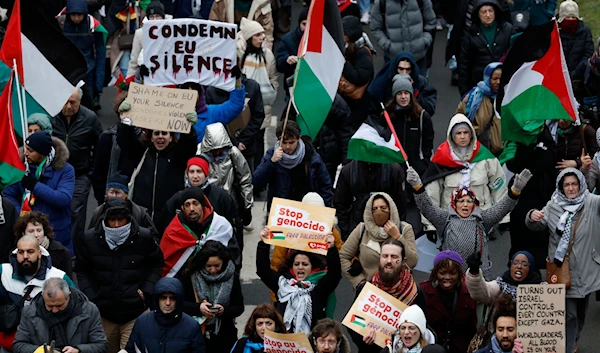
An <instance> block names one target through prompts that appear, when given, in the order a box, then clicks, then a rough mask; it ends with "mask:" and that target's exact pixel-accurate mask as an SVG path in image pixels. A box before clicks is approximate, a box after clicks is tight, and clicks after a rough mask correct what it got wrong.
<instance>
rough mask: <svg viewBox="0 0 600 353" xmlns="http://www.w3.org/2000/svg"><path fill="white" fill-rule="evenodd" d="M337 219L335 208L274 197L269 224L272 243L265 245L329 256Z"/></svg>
mask: <svg viewBox="0 0 600 353" xmlns="http://www.w3.org/2000/svg"><path fill="white" fill-rule="evenodd" d="M334 219H335V208H329V207H321V206H315V205H309V204H306V203H302V202H298V201H291V200H286V199H280V198H278V197H274V198H273V203H272V204H271V212H270V213H269V221H268V222H267V226H268V227H269V229H270V231H271V234H270V237H271V239H267V240H265V243H267V244H272V245H277V246H283V247H285V248H290V249H296V250H303V251H310V252H314V253H317V254H321V255H326V254H327V243H326V238H327V233H329V232H331V228H332V227H333V221H334Z"/></svg>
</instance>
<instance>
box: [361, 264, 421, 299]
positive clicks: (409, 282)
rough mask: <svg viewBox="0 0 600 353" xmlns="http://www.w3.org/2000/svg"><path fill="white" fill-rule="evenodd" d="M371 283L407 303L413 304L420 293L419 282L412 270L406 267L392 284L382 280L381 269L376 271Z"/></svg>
mask: <svg viewBox="0 0 600 353" xmlns="http://www.w3.org/2000/svg"><path fill="white" fill-rule="evenodd" d="M371 283H373V285H374V286H375V287H377V288H379V289H381V290H382V291H384V292H386V293H388V294H390V295H391V296H393V297H394V298H396V299H398V300H400V301H401V302H403V303H404V304H406V305H412V303H413V301H414V300H415V298H416V297H417V294H418V292H417V283H416V282H415V281H414V279H413V277H412V275H411V274H410V271H409V270H407V269H406V268H404V269H402V272H401V273H400V277H399V278H398V280H397V281H396V282H395V283H393V284H392V285H391V286H390V285H388V284H387V283H384V282H383V281H382V280H381V276H380V275H379V271H377V272H375V275H374V276H373V279H372V280H371Z"/></svg>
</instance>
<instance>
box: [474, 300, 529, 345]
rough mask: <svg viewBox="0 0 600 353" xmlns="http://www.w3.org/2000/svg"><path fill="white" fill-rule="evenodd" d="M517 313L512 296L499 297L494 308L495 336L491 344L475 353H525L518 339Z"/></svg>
mask: <svg viewBox="0 0 600 353" xmlns="http://www.w3.org/2000/svg"><path fill="white" fill-rule="evenodd" d="M516 317H517V311H516V307H515V303H514V302H513V301H512V297H511V296H510V294H503V295H501V296H500V297H498V300H497V301H496V304H495V307H494V317H493V318H492V320H494V334H493V335H492V338H491V339H490V343H489V344H488V345H487V346H486V347H483V348H481V349H480V350H478V351H476V352H475V353H523V344H522V343H521V341H520V340H519V339H518V338H517V318H516Z"/></svg>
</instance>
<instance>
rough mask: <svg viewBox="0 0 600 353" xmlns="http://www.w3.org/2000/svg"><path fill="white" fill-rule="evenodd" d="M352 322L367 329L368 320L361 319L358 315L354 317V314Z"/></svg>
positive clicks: (351, 318)
mask: <svg viewBox="0 0 600 353" xmlns="http://www.w3.org/2000/svg"><path fill="white" fill-rule="evenodd" d="M350 321H351V322H352V323H353V324H354V325H357V326H360V327H362V328H365V327H367V320H365V319H364V318H363V317H360V316H358V315H354V314H353V315H352V316H351V317H350Z"/></svg>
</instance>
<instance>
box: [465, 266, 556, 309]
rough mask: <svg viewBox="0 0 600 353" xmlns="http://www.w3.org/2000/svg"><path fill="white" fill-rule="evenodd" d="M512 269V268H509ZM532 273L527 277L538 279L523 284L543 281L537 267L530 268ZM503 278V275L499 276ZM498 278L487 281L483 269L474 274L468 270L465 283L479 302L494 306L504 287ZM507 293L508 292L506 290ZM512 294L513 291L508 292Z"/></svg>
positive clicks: (474, 298) (472, 296)
mask: <svg viewBox="0 0 600 353" xmlns="http://www.w3.org/2000/svg"><path fill="white" fill-rule="evenodd" d="M508 271H510V270H508ZM530 271H531V272H530V275H529V276H528V277H527V278H526V279H525V280H527V279H529V278H530V277H532V278H537V280H536V281H528V282H525V283H523V284H540V283H542V281H541V279H542V277H541V274H540V272H539V271H538V270H537V269H535V268H530ZM534 271H535V272H537V275H531V273H532V272H534ZM498 278H502V276H500V277H498ZM498 278H496V279H495V280H493V281H489V282H486V280H485V279H484V278H483V276H482V275H481V271H479V272H478V273H477V274H475V275H474V274H472V273H471V271H467V272H466V274H465V283H466V285H467V288H468V289H469V293H470V294H471V298H473V300H475V301H476V302H477V303H480V304H484V305H487V306H494V303H495V302H496V300H497V299H498V296H499V295H500V294H502V289H501V288H500V285H499V284H498ZM544 283H546V282H544ZM505 293H506V292H505ZM507 294H511V293H507Z"/></svg>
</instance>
